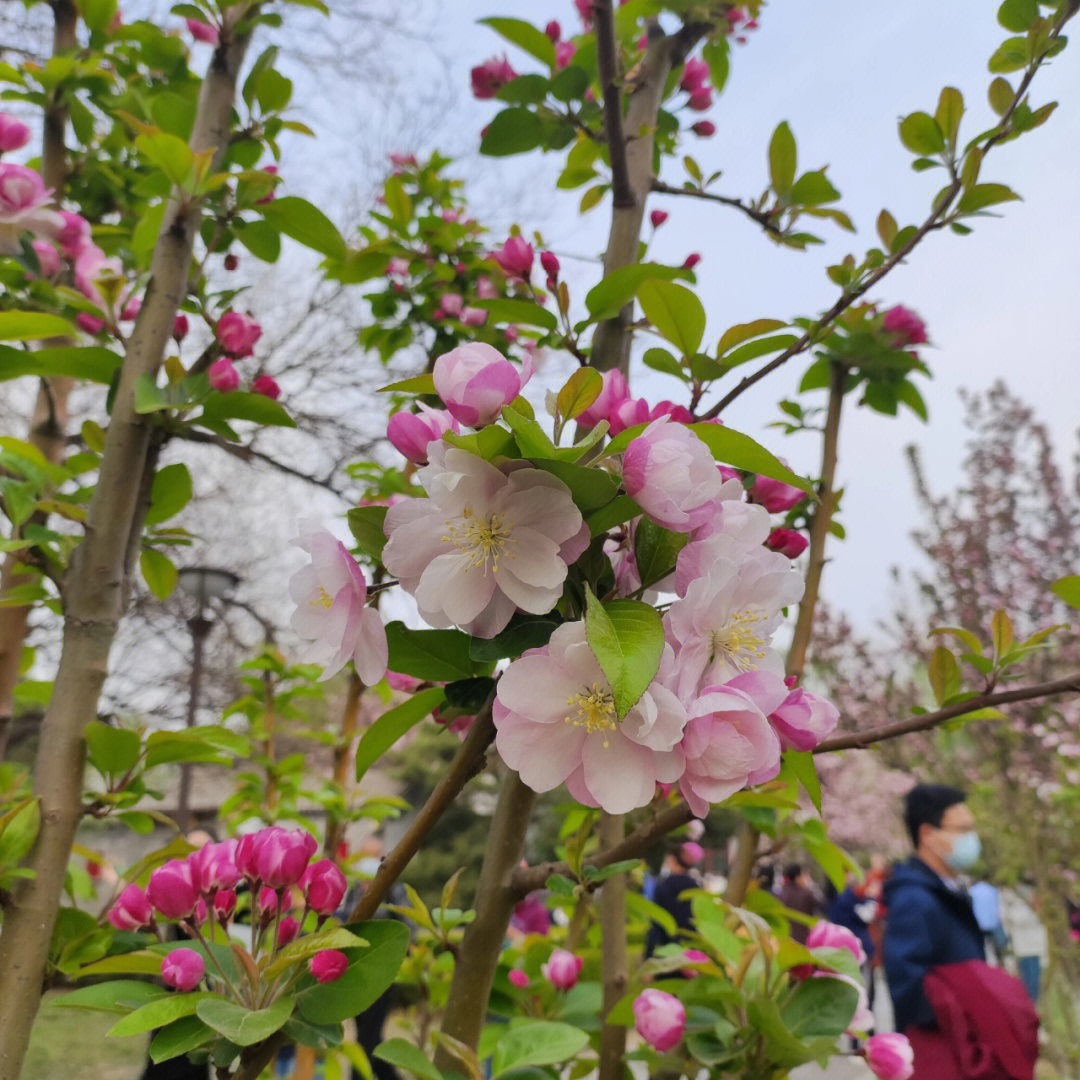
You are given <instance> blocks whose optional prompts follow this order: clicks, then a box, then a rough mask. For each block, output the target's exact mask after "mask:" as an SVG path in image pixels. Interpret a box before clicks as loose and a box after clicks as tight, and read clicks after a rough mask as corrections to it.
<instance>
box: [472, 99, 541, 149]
mask: <svg viewBox="0 0 1080 1080" xmlns="http://www.w3.org/2000/svg"><path fill="white" fill-rule="evenodd" d="M543 139H544V125H543V123H542V122H541V120H540V117H539V116H537V115H536V113H534V112H533V111H532V109H527V108H526V107H525V106H524V105H512V106H510V108H508V109H503V111H502V112H501V113H497V114H496V116H495V119H494V120H492V121H491V123H490V124H489V125H488V127H487V130H486V131H485V132H484V136H483V138H482V139H481V140H480V153H481V154H487V155H488V156H489V157H508V156H509V155H511V154H524V153H527V152H528V151H530V150H535V149H536V148H537V147H538V146H539V145H540V143H541V142H543Z"/></svg>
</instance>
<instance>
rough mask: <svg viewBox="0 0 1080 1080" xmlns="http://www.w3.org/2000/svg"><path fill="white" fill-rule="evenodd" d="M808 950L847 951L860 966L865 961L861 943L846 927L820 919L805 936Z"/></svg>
mask: <svg viewBox="0 0 1080 1080" xmlns="http://www.w3.org/2000/svg"><path fill="white" fill-rule="evenodd" d="M806 947H807V948H808V949H847V951H848V952H849V953H851V955H852V956H854V957H855V959H856V960H857V961H858V962H859V963H860V964H861V963H862V962H863V961H864V960H865V959H866V953H865V952H863V947H862V942H861V941H859V939H858V938H857V937H856V936H855V935H854V934H853V933H852V932H851V931H850V930H849V929H848V928H847V927H846V926H837V925H836V923H831V922H826V921H825V920H824V919H822V920H821V921H820V922H816V923H814V925H813V927H811V929H810V933H809V934H807V935H806Z"/></svg>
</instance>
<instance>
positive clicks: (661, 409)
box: [649, 401, 694, 424]
mask: <svg viewBox="0 0 1080 1080" xmlns="http://www.w3.org/2000/svg"><path fill="white" fill-rule="evenodd" d="M661 416H667V417H670V418H671V419H672V420H674V421H676V423H679V424H692V423H693V422H694V414H693V413H692V412H691V411H690V410H689V409H688V408H687V407H686V406H685V405H676V404H675V402H674V401H658V402H657V403H656V404H655V405H654V406H653V407H652V408H651V409H650V410H649V419H650V420H659V419H660V417H661Z"/></svg>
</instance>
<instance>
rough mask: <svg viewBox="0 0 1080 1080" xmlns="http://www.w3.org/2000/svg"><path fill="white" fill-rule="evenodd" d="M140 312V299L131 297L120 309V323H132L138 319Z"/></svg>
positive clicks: (139, 297)
mask: <svg viewBox="0 0 1080 1080" xmlns="http://www.w3.org/2000/svg"><path fill="white" fill-rule="evenodd" d="M141 310H142V297H141V296H133V297H132V298H131V299H130V300H129V301H128V302H127V303H126V304H125V305H124V306H123V308H122V309H121V311H120V321H121V322H134V321H135V320H136V319H137V318H138V317H139V312H140V311H141Z"/></svg>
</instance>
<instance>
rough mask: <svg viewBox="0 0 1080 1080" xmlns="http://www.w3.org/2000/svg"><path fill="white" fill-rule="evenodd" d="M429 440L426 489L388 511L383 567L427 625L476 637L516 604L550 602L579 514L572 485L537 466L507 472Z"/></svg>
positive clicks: (539, 611) (538, 608)
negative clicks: (453, 628)
mask: <svg viewBox="0 0 1080 1080" xmlns="http://www.w3.org/2000/svg"><path fill="white" fill-rule="evenodd" d="M428 449H429V464H428V465H426V466H425V467H424V468H422V469H420V470H419V472H418V473H417V474H416V475H417V478H418V479H419V481H420V483H421V484H422V485H423V486H424V490H425V491H426V492H427V493H428V498H426V499H406V500H403V501H402V502H399V503H397V504H396V505H394V506H392V507H390V509H389V511H388V512H387V515H386V525H385V528H386V535H387V537H388V540H387V543H386V547H385V548H384V549H383V563H384V564H385V566H386V569H387V571H388V572H389V573H391V574H393V575H394V576H395V577H397V579H398V580H399V581H400V582H401V585H402V587H403V588H404V589H405V590H406V591H407V592H410V593H412V594H413V596H415V597H416V603H417V607H418V608H419V610H420V614H421V615H422V616H423V618H424V619H425V620H427V622H429V623H430V624H431V625H432V626H439V627H445V626H452V625H457V626H460V627H461V628H462V629H463V630H465V631H466V632H467V633H469V634H473V635H475V636H476V637H484V638H490V637H494V636H495V635H496V634H497V633H498V632H499V631H500V630H502V629H503V627H505V626H506V624H507V623H508V622H509V621H510V616H511V615H513V614H514V611H515V610H516V609H517V608H520V609H521V610H522V611H528V612H531V613H532V614H534V615H543V614H545V613H546V612H548V611H550V610H551V609H552V608H553V607H554V606H555V605H556V604H557V603H558V602H559V597H560V596H562V589H563V582H564V581H565V580H566V567H567V563H569V562H573V561H574V559H575V558H576V557H577V556H578V555H580V554H581V551H582V550H583V547H584V544H581V543H577V542H575V541H577V540H578V539H579V538H580V537H581V534H582V529H583V523H582V518H581V512H580V511H579V510H578V508H577V507H576V506H575V505H574V500H573V499H572V498H571V496H570V489H569V488H567V486H566V485H565V484H564V483H563V482H562V481H561V480H559V479H558V478H557V477H554V476H552V475H551V474H550V473H546V472H543V471H542V470H540V469H532V468H518V469H515V470H513V471H511V472H509V473H505V472H503V471H501V470H500V469H497V468H496V467H495V466H494V465H492V464H490V463H489V462H487V461H485V460H484V459H483V458H481V457H478V456H477V455H476V454H470V453H468V452H467V451H465V450H458V449H455V448H452V447H448V446H447V445H446V444H445V443H431V444H430V445H429V447H428ZM584 541H585V544H587V543H588V537H587V535H586V536H585V538H584Z"/></svg>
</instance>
